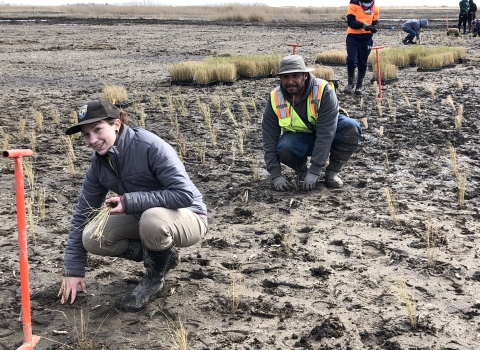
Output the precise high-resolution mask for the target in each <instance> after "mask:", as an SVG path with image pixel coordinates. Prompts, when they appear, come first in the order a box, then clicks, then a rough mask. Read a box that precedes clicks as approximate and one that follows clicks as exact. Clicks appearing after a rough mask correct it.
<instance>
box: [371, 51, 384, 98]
mask: <svg viewBox="0 0 480 350" xmlns="http://www.w3.org/2000/svg"><path fill="white" fill-rule="evenodd" d="M384 47H385V46H374V47H372V50H375V59H376V61H377V80H378V95H379V96H378V97H379V98H380V99H382V77H381V76H380V57H379V56H378V50H380V49H383V48H384Z"/></svg>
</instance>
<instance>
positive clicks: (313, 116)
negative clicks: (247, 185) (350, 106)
mask: <svg viewBox="0 0 480 350" xmlns="http://www.w3.org/2000/svg"><path fill="white" fill-rule="evenodd" d="M312 70H313V69H312V68H306V66H305V62H304V60H303V58H302V57H301V56H298V55H290V56H286V57H284V58H283V59H282V61H281V62H280V70H279V72H278V75H279V76H280V85H279V86H277V87H276V88H275V89H274V90H272V92H271V93H270V95H269V97H268V99H267V104H266V106H265V110H264V112H263V120H262V141H263V151H264V159H265V163H266V165H267V170H268V172H269V173H270V176H271V179H272V181H273V186H274V187H275V189H276V190H277V191H288V190H290V189H291V188H292V186H291V185H290V183H289V182H288V181H287V180H286V179H285V177H284V176H283V175H282V168H281V164H285V165H287V166H289V167H290V168H292V169H294V170H295V173H296V176H297V179H298V180H300V182H299V183H300V187H301V189H303V190H304V191H311V190H313V189H314V188H315V184H316V182H317V180H318V178H319V176H320V173H321V171H322V167H323V166H324V165H325V164H326V162H327V159H328V158H329V155H330V162H329V164H328V166H327V169H326V171H325V185H326V186H327V187H330V188H339V187H342V185H343V181H342V180H341V179H340V177H339V176H338V174H339V173H340V171H341V170H342V167H343V165H344V164H345V163H346V162H347V161H348V159H349V158H350V156H351V155H352V154H353V152H355V151H356V150H357V148H358V147H359V145H360V144H361V136H362V129H361V127H360V124H358V122H357V121H356V120H354V119H351V118H348V117H347V116H346V115H345V114H342V113H339V108H338V100H337V96H336V94H335V91H334V90H333V88H332V87H331V86H330V85H329V84H328V82H327V81H325V80H323V79H318V78H316V77H315V76H314V75H313V74H311V73H310V72H311V71H312ZM282 130H283V133H282ZM307 157H311V158H310V163H311V166H310V167H309V166H308V164H307V160H308V158H307Z"/></svg>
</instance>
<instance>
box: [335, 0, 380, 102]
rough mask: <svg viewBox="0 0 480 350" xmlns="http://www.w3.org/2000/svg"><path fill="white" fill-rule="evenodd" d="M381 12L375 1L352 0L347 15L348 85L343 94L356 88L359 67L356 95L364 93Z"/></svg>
mask: <svg viewBox="0 0 480 350" xmlns="http://www.w3.org/2000/svg"><path fill="white" fill-rule="evenodd" d="M378 16H379V10H378V7H377V6H376V5H375V1H374V0H371V1H365V0H350V5H349V6H348V13H347V23H348V28H347V39H346V43H347V75H348V84H347V86H346V87H345V89H344V90H343V92H346V93H351V92H352V91H353V88H354V81H355V68H357V67H358V76H357V84H356V87H355V94H357V95H359V94H361V93H362V86H363V79H364V78H365V74H366V72H367V61H368V55H370V51H371V49H372V46H373V33H376V32H377V29H376V27H375V26H376V25H377V24H378Z"/></svg>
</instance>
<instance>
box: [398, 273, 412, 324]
mask: <svg viewBox="0 0 480 350" xmlns="http://www.w3.org/2000/svg"><path fill="white" fill-rule="evenodd" d="M397 286H398V291H399V293H400V297H401V298H402V300H403V302H404V303H405V307H406V309H407V315H408V319H409V321H410V326H411V327H412V328H413V329H415V328H417V304H416V303H415V301H414V300H413V297H412V296H411V295H410V293H409V291H408V288H407V285H406V283H405V281H403V280H401V279H399V280H398V281H397Z"/></svg>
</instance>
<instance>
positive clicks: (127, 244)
mask: <svg viewBox="0 0 480 350" xmlns="http://www.w3.org/2000/svg"><path fill="white" fill-rule="evenodd" d="M127 120H128V116H127V115H126V113H125V112H124V111H121V110H119V109H118V108H117V107H115V106H114V105H113V104H111V103H109V102H106V101H102V100H96V101H91V102H88V103H87V104H85V105H84V106H82V107H81V108H80V110H79V112H78V123H77V124H76V125H74V126H72V127H70V128H68V129H67V130H66V134H67V135H71V134H75V133H78V132H81V133H82V136H83V138H84V140H85V143H86V144H87V145H88V146H90V147H91V148H92V149H93V150H94V153H93V155H92V156H91V158H90V166H89V168H88V170H87V173H86V175H85V179H84V180H83V186H82V189H81V192H80V195H79V197H78V202H77V205H76V206H75V210H74V212H73V216H72V222H71V226H70V232H69V235H68V241H67V247H66V249H65V257H64V262H63V269H62V274H63V279H62V284H61V287H60V291H59V293H58V296H59V297H61V303H62V304H63V303H65V302H68V300H69V299H70V303H73V302H74V301H75V298H76V294H77V287H78V285H80V286H81V287H82V290H83V292H84V293H86V284H85V266H86V263H87V252H89V253H91V254H96V255H102V256H116V257H119V258H124V259H128V260H132V261H137V262H141V261H143V264H144V266H145V269H146V273H145V274H144V275H143V277H142V279H141V280H140V282H139V284H138V285H137V286H136V287H135V288H134V289H133V290H132V291H130V292H128V293H127V294H125V295H124V296H122V297H121V298H120V300H118V301H117V302H116V303H115V306H116V307H117V309H120V310H123V311H139V310H141V309H142V308H143V307H145V306H146V305H147V303H149V302H150V301H152V300H153V299H155V298H156V297H157V292H159V291H160V290H161V288H162V287H163V283H164V279H165V275H166V274H167V272H168V271H169V270H170V269H172V268H174V267H175V266H176V265H177V264H178V261H179V257H178V253H177V250H176V247H188V246H191V245H193V244H195V243H198V242H199V241H200V240H201V238H202V237H203V236H204V235H205V234H206V232H207V208H206V206H205V204H204V203H203V200H202V195H201V193H200V192H199V191H198V189H197V188H196V187H195V185H194V184H193V183H192V181H191V180H190V178H189V176H188V174H187V172H186V171H185V168H184V166H183V163H182V162H181V161H180V160H179V159H178V157H177V154H176V152H175V150H174V149H173V148H172V147H171V146H170V145H169V144H168V143H166V142H165V141H163V140H162V139H161V138H160V137H158V136H157V135H155V134H153V133H150V132H148V131H147V130H144V129H141V128H134V127H132V128H131V127H129V126H128V125H126V122H127ZM108 191H112V192H114V193H115V194H116V195H115V196H113V197H111V198H108V199H107V200H105V197H106V195H107V193H108ZM108 204H115V206H114V208H113V209H112V210H111V211H110V216H109V217H108V221H107V223H106V225H105V228H104V229H103V232H102V235H101V237H95V235H94V232H92V231H90V230H85V229H84V228H85V224H86V223H87V221H88V217H89V214H91V213H92V208H100V207H101V206H102V205H108Z"/></svg>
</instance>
